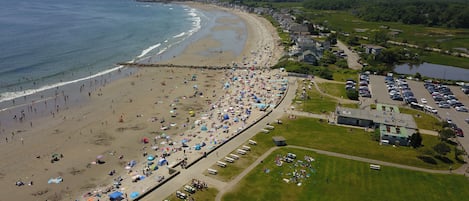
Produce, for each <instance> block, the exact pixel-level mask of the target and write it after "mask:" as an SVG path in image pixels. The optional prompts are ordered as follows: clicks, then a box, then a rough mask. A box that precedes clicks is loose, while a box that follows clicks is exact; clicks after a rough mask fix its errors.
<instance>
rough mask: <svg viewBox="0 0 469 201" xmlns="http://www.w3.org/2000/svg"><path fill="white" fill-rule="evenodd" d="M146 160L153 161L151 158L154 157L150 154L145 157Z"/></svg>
mask: <svg viewBox="0 0 469 201" xmlns="http://www.w3.org/2000/svg"><path fill="white" fill-rule="evenodd" d="M147 160H148V161H153V160H155V157H154V156H152V155H149V156H148V157H147Z"/></svg>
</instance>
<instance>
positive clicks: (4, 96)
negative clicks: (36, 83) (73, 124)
mask: <svg viewBox="0 0 469 201" xmlns="http://www.w3.org/2000/svg"><path fill="white" fill-rule="evenodd" d="M121 68H123V66H118V67H115V68H111V69H108V70H105V71H101V72H99V73H96V74H94V75H90V76H88V77H84V78H79V79H76V80H71V81H67V82H59V83H55V84H50V85H45V86H42V87H40V88H37V89H27V90H24V91H13V92H4V93H1V94H0V102H4V101H9V100H13V99H15V98H20V97H23V96H28V95H32V94H35V93H39V92H42V91H45V90H48V89H53V88H56V87H61V86H64V85H67V84H73V83H76V82H81V81H84V80H89V79H92V78H95V77H99V76H101V75H105V74H108V73H111V72H113V71H117V70H119V69H121Z"/></svg>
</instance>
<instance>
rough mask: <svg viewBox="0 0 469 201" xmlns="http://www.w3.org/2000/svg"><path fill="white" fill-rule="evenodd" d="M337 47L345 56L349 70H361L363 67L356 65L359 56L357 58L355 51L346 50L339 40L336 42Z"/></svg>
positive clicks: (345, 46) (346, 47)
mask: <svg viewBox="0 0 469 201" xmlns="http://www.w3.org/2000/svg"><path fill="white" fill-rule="evenodd" d="M337 47H338V48H339V49H340V50H343V51H344V53H345V54H346V55H347V64H348V67H349V68H351V69H354V70H360V69H362V67H363V66H362V65H361V64H360V63H358V61H359V60H360V56H358V54H357V53H356V52H355V51H352V50H350V49H348V46H347V45H345V44H344V43H342V42H340V41H339V40H337Z"/></svg>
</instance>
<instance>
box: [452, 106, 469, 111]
mask: <svg viewBox="0 0 469 201" xmlns="http://www.w3.org/2000/svg"><path fill="white" fill-rule="evenodd" d="M455 109H456V111H458V112H469V110H468V109H467V108H466V107H464V106H460V107H455Z"/></svg>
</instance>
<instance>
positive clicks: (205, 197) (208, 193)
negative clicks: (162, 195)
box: [164, 186, 218, 201]
mask: <svg viewBox="0 0 469 201" xmlns="http://www.w3.org/2000/svg"><path fill="white" fill-rule="evenodd" d="M176 191H177V190H175V191H174V193H173V194H172V195H171V196H169V197H167V198H166V199H164V200H169V201H179V200H181V199H179V198H177V197H176ZM178 191H181V192H183V193H185V194H186V195H189V193H188V192H186V191H184V188H183V187H181V188H180V189H178ZM217 194H218V190H217V189H216V188H214V187H213V186H208V188H207V189H203V190H199V191H196V192H195V193H194V194H192V195H191V196H190V197H192V198H194V200H197V201H213V200H214V199H215V197H217Z"/></svg>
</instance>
